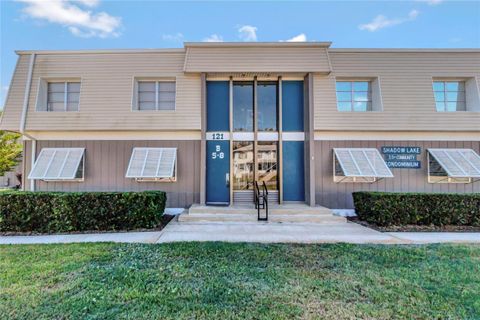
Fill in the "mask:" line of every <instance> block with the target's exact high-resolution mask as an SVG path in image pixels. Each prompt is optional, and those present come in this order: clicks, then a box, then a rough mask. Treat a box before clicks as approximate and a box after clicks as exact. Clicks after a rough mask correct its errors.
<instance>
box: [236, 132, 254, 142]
mask: <svg viewBox="0 0 480 320" xmlns="http://www.w3.org/2000/svg"><path fill="white" fill-rule="evenodd" d="M254 137H255V135H254V133H253V132H234V133H233V139H232V140H233V141H253V139H254Z"/></svg>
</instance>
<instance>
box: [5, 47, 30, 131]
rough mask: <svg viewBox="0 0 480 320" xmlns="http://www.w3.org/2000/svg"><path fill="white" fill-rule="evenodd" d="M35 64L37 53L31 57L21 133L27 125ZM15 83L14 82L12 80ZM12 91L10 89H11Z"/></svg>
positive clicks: (21, 120)
mask: <svg viewBox="0 0 480 320" xmlns="http://www.w3.org/2000/svg"><path fill="white" fill-rule="evenodd" d="M34 64H35V53H32V55H31V57H30V65H29V67H28V76H27V82H26V83H25V92H24V95H23V107H22V116H21V118H20V133H24V132H25V123H26V120H27V110H28V100H29V99H30V87H31V85H32V75H33V65H34ZM12 81H13V80H12ZM9 90H10V88H9Z"/></svg>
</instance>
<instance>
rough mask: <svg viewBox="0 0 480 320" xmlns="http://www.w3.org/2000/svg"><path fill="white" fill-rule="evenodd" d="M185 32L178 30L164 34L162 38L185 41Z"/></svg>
mask: <svg viewBox="0 0 480 320" xmlns="http://www.w3.org/2000/svg"><path fill="white" fill-rule="evenodd" d="M183 38H184V37H183V34H182V33H181V32H177V33H174V34H162V39H163V40H166V41H174V42H181V41H183Z"/></svg>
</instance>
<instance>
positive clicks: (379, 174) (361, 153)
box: [333, 148, 393, 182]
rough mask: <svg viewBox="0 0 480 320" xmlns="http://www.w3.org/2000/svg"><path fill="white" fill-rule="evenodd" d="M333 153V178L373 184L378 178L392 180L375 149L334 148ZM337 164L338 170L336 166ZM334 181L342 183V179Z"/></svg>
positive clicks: (390, 173) (391, 175)
mask: <svg viewBox="0 0 480 320" xmlns="http://www.w3.org/2000/svg"><path fill="white" fill-rule="evenodd" d="M333 152H334V157H335V159H334V165H335V168H334V170H335V172H334V176H338V175H340V177H342V178H343V177H349V178H365V179H363V180H362V179H360V180H355V179H353V180H350V181H352V182H373V181H376V180H377V179H380V178H393V174H392V171H390V169H389V168H388V166H387V164H386V163H385V161H384V160H383V158H382V156H381V155H380V152H378V150H377V149H375V148H334V149H333ZM337 163H338V165H339V168H337V166H336V164H337ZM337 173H340V174H337ZM368 179H370V180H368ZM336 180H337V182H341V181H343V179H340V180H338V179H336Z"/></svg>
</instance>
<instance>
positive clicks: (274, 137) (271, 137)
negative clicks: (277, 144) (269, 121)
mask: <svg viewBox="0 0 480 320" xmlns="http://www.w3.org/2000/svg"><path fill="white" fill-rule="evenodd" d="M257 141H278V132H262V131H258V132H257Z"/></svg>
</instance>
